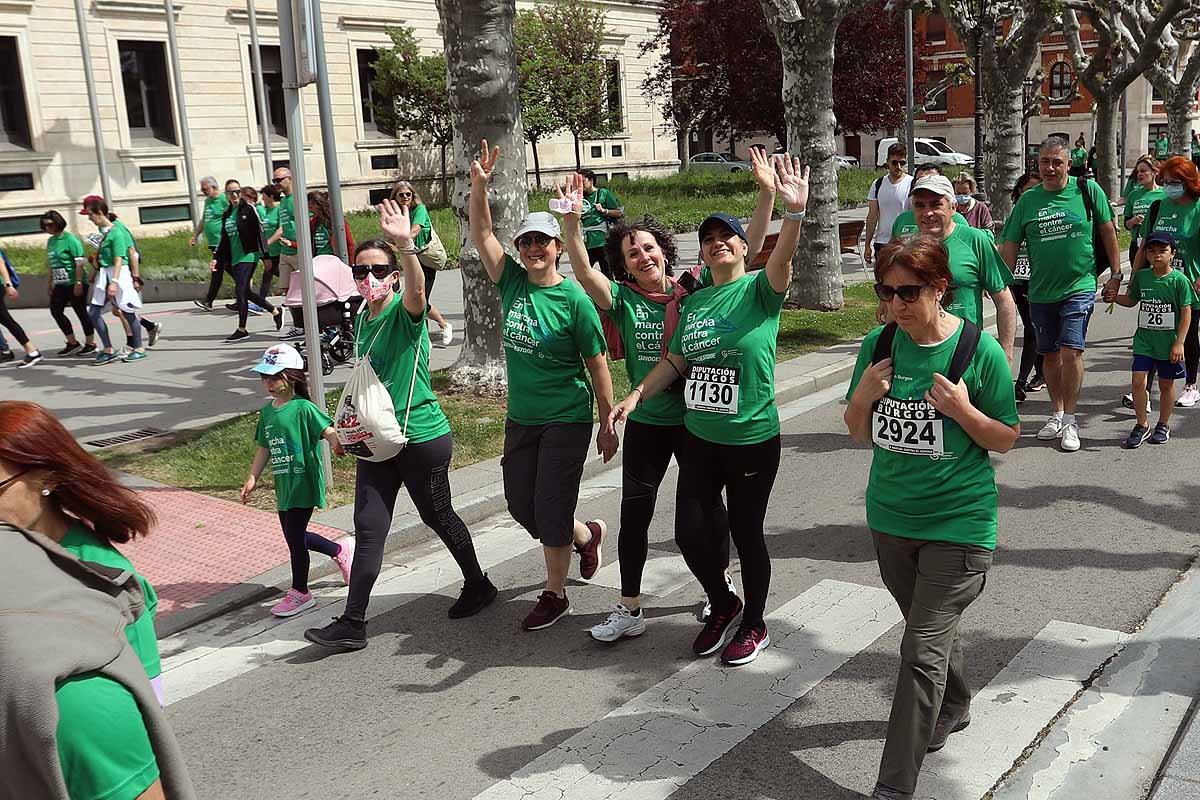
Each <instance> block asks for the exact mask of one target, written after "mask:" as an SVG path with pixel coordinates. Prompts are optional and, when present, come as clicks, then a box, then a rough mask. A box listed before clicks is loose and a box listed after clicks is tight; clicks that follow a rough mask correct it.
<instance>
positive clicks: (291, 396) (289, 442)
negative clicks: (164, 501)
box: [242, 344, 354, 617]
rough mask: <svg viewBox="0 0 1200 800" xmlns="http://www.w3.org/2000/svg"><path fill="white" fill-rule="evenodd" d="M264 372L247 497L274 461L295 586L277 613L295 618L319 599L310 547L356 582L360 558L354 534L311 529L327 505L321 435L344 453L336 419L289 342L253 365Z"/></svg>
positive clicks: (245, 488)
mask: <svg viewBox="0 0 1200 800" xmlns="http://www.w3.org/2000/svg"><path fill="white" fill-rule="evenodd" d="M251 370H252V371H254V372H257V373H258V374H259V375H260V376H261V377H262V382H263V388H264V389H266V390H267V394H269V395H270V396H271V402H269V403H267V404H266V405H265V406H263V409H262V411H260V412H259V416H258V428H257V429H256V430H255V432H254V440H255V441H256V442H258V453H256V454H255V456H254V463H253V464H251V466H250V475H249V476H248V477H247V478H246V483H245V484H243V485H242V502H243V503H246V502H248V501H249V500H250V494H251V493H252V492H253V491H254V488H255V486H257V485H258V476H259V475H260V474H261V473H262V471H263V468H264V467H266V465H267V462H268V461H269V462H270V464H271V473H272V474H273V475H274V476H275V506H276V508H277V509H279V524H280V525H281V526H282V527H283V538H284V539H285V540H286V541H287V546H288V550H289V551H291V554H292V588H291V589H288V592H287V594H286V595H285V596H284V598H283V600H281V601H279V602H278V603H277V604H275V606H274V607H273V608H272V609H271V613H272V614H274V615H275V616H277V617H291V616H294V615H296V614H299V613H300V612H302V611H307V610H308V609H310V608H312V607H313V606H314V605H315V604H316V601H315V600H314V599H313V596H312V593H311V592H310V591H308V551H309V550H315V551H316V552H318V553H323V554H324V555H327V556H329V557H330V558H332V559H333V560H334V561H335V562H336V563H337V565H338V569H339V570H341V573H342V580H344V581H345V582H346V583H347V584H349V583H350V564H351V563H352V562H353V561H354V539H353V537H350V536H347V537H345V538H344V539H342V540H341V542H331V541H329V540H328V539H326V538H325V537H324V536H320V535H318V534H315V533H312V532H311V531H309V530H308V522H309V520H310V519H312V514H313V509H314V508H319V507H321V506H324V505H325V479H324V476H323V474H322V471H321V450H320V446H321V439H324V440H325V441H327V442H329V446H330V447H332V448H333V449H334V451H335V452H338V453H339V454H340V453H341V452H342V450H341V446H340V445H339V444H338V441H337V435H336V434H335V433H334V431H333V420H331V419H330V418H329V415H328V414H326V413H325V412H324V411H323V410H321V409H320V408H319V407H317V406H316V405H315V404H314V403H313V402H312V400H311V399H310V398H309V395H308V378H307V376H306V375H305V374H304V361H303V359H301V357H300V353H299V351H297V350H296V348H294V347H292V346H291V345H288V344H277V345H274V346H273V347H270V348H268V349H267V352H265V353H263V355H262V358H261V359H259V362H258V364H256V365H255V366H253V367H251Z"/></svg>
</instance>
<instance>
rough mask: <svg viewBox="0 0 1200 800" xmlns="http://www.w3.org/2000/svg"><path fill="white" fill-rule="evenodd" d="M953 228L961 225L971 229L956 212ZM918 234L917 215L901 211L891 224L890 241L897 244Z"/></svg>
mask: <svg viewBox="0 0 1200 800" xmlns="http://www.w3.org/2000/svg"><path fill="white" fill-rule="evenodd" d="M954 224H955V226H959V225H961V226H962V227H964V228H969V227H971V223H970V222H968V221H967V218H966V217H964V216H963V215H962V214H960V213H958V212H957V211H955V212H954ZM917 233H918V228H917V215H916V214H915V213H913V211H912V209H909V210H907V211H901V212H900V213H899V214H898V215H897V216H896V221H895V222H893V223H892V241H893V242H897V241H899V240H900V239H901V238H902V237H904V236H914V235H916V234H917Z"/></svg>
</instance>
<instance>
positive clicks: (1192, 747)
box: [1149, 697, 1200, 800]
mask: <svg viewBox="0 0 1200 800" xmlns="http://www.w3.org/2000/svg"><path fill="white" fill-rule="evenodd" d="M1197 705H1200V697H1197V698H1195V699H1194V700H1192V705H1191V708H1189V709H1188V713H1187V716H1186V717H1184V721H1183V724H1182V725H1181V726H1180V727H1179V733H1178V734H1177V735H1176V737H1175V743H1174V744H1173V745H1172V746H1171V751H1170V752H1169V753H1167V757H1166V759H1164V761H1163V768H1162V770H1161V771H1160V773H1159V777H1158V782H1157V783H1156V784H1155V785H1154V788H1153V789H1151V790H1150V797H1149V800H1194V798H1197V797H1200V714H1197V713H1196V712H1197Z"/></svg>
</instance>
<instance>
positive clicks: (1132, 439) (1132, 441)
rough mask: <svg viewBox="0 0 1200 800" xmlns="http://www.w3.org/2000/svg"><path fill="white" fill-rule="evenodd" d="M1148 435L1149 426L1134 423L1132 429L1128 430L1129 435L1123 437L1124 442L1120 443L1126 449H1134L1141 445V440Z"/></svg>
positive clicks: (1144, 439)
mask: <svg viewBox="0 0 1200 800" xmlns="http://www.w3.org/2000/svg"><path fill="white" fill-rule="evenodd" d="M1149 437H1150V428H1149V427H1148V426H1146V425H1134V426H1133V430H1131V431H1130V432H1129V436H1127V437H1125V443H1124V444H1123V445H1121V446H1122V447H1124V448H1125V449H1126V450H1136V449H1137V448H1139V447H1141V446H1142V442H1144V441H1146V439H1148V438H1149Z"/></svg>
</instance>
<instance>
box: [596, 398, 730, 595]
mask: <svg viewBox="0 0 1200 800" xmlns="http://www.w3.org/2000/svg"><path fill="white" fill-rule="evenodd" d="M686 436H687V430H686V429H685V428H684V427H683V426H682V425H647V424H646V423H644V422H637V421H635V420H630V421H629V422H627V423H626V424H625V443H624V448H625V456H624V458H623V459H622V461H621V533H620V536H619V537H618V538H617V555H618V557H619V559H620V562H621V596H622V597H638V596H639V595H641V593H642V570H643V569H644V568H645V566H646V554H647V551H648V549H649V530H650V520H651V519H653V518H654V506H655V503H656V502H657V500H658V487H659V485H661V484H662V480H663V476H664V475H666V474H667V467H668V466H669V465H670V463H671V454H672V453H674V454H675V461H676V463H680V462H681V461H682V459H683V442H684V439H685V437H686ZM709 524H710V525H711V526H712V528H713V534H712V535H713V538H714V539H715V540H716V541H717V543H718V547H719V548H720V558H719V560H720V561H721V570H722V572H724V571H725V569H726V568H727V567H728V566H729V514H728V512H726V510H725V504H724V503H722V502H721V498H720V496H718V497H717V513H716V516H714V517H713V519H712V520H711V521H710V523H709Z"/></svg>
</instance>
